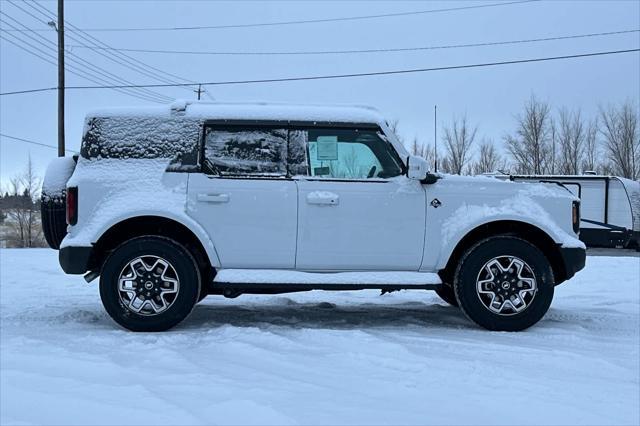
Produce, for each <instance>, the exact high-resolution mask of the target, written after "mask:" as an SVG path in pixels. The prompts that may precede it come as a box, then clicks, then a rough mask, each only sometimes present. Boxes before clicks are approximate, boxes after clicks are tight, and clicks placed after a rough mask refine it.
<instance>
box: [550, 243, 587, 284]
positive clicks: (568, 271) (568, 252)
mask: <svg viewBox="0 0 640 426" xmlns="http://www.w3.org/2000/svg"><path fill="white" fill-rule="evenodd" d="M560 256H561V257H562V264H563V265H564V271H565V277H564V280H563V281H565V280H568V279H569V278H571V277H573V276H574V275H575V274H576V272H578V271H579V270H581V269H582V268H584V264H585V262H586V259H587V251H586V250H585V249H583V248H579V247H575V248H574V247H560ZM557 284H560V283H557Z"/></svg>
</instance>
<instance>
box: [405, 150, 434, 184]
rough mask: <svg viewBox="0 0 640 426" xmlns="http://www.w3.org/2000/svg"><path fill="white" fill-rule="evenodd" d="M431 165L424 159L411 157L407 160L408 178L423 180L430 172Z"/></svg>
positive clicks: (415, 156)
mask: <svg viewBox="0 0 640 426" xmlns="http://www.w3.org/2000/svg"><path fill="white" fill-rule="evenodd" d="M428 169H429V163H427V160H425V159H424V158H422V157H418V156H417V155H410V156H409V158H408V159H407V177H408V178H409V179H413V180H423V179H424V178H426V176H427V172H428V171H429V170H428Z"/></svg>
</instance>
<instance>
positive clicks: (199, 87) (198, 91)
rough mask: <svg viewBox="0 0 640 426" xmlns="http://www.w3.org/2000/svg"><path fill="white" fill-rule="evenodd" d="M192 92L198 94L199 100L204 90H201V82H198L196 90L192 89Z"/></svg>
mask: <svg viewBox="0 0 640 426" xmlns="http://www.w3.org/2000/svg"><path fill="white" fill-rule="evenodd" d="M194 92H196V93H197V94H198V100H200V95H201V94H202V92H204V90H202V84H198V90H194Z"/></svg>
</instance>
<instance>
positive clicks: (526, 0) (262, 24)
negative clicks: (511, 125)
mask: <svg viewBox="0 0 640 426" xmlns="http://www.w3.org/2000/svg"><path fill="white" fill-rule="evenodd" d="M539 1H540V0H519V1H510V2H500V3H488V4H478V5H473V6H458V7H448V8H442V9H428V10H416V11H411V12H395V13H382V14H377V15H364V16H347V17H339V18H322V19H303V20H293V21H276V22H258V23H253V24H226V25H209V26H192V27H147V28H83V29H82V30H80V31H89V32H114V31H192V30H220V29H230V28H255V27H275V26H282V25H300V24H319V23H327V22H345V21H362V20H368V19H380V18H396V17H401V16H412V15H426V14H431V13H445V12H455V11H462V10H471V9H485V8H491V7H501V6H510V5H517V4H524V3H535V2H539ZM75 30H76V31H77V30H79V29H77V28H76V29H75Z"/></svg>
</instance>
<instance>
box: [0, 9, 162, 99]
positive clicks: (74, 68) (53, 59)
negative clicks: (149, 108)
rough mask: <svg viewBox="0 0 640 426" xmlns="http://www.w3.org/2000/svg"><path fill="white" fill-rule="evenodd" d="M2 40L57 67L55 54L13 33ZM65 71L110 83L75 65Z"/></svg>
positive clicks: (99, 82) (101, 82) (119, 90)
mask: <svg viewBox="0 0 640 426" xmlns="http://www.w3.org/2000/svg"><path fill="white" fill-rule="evenodd" d="M0 22H2V23H4V24H5V25H8V24H7V22H6V21H4V20H2V19H0ZM7 36H9V37H13V38H15V39H16V40H17V41H16V40H10V39H8V38H7ZM0 39H2V40H4V41H6V42H9V43H10V44H13V45H14V46H16V47H18V48H19V49H21V50H23V51H25V52H27V53H30V54H31V55H34V56H36V57H38V58H40V59H42V60H44V61H46V62H48V63H50V64H51V65H54V66H57V62H56V61H57V58H56V57H55V56H54V55H53V54H51V53H49V52H47V51H45V50H43V49H42V48H40V47H39V46H37V45H34V44H31V43H30V42H28V41H25V40H22V39H20V38H19V37H17V36H16V35H15V34H11V33H5V34H4V35H3V34H0ZM19 43H22V44H19ZM24 45H26V46H28V47H25V46H24ZM36 52H38V53H36ZM43 55H44V56H43ZM47 58H48V59H47ZM65 69H66V70H67V71H68V72H70V73H71V74H74V75H77V76H78V77H81V78H84V79H86V80H89V81H91V82H92V83H96V84H105V83H109V80H106V79H104V78H101V77H97V76H95V75H94V74H88V73H87V72H86V71H83V70H82V69H80V68H78V67H77V66H75V65H73V64H67V65H66V66H65ZM114 90H116V91H118V92H120V93H124V94H126V95H131V96H135V97H138V98H141V99H144V100H146V101H153V102H166V101H160V100H159V99H157V98H150V97H147V96H145V97H142V96H139V95H137V94H133V93H130V92H127V91H126V90H124V89H114Z"/></svg>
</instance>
